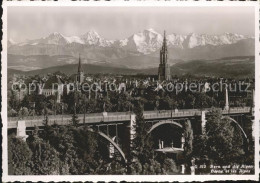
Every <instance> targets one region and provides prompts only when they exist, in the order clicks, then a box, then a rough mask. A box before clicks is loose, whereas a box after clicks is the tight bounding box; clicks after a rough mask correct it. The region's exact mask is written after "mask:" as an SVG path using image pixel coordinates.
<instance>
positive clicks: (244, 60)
mask: <svg viewBox="0 0 260 183" xmlns="http://www.w3.org/2000/svg"><path fill="white" fill-rule="evenodd" d="M82 67H83V70H84V72H85V73H89V74H97V73H103V74H107V73H110V74H126V75H128V74H129V75H133V74H149V75H150V74H153V75H156V74H157V73H158V68H157V67H154V68H147V69H130V68H125V67H118V66H107V65H106V64H99V65H96V64H83V65H82ZM57 71H60V72H63V73H66V74H75V73H77V64H67V65H62V66H55V67H49V68H45V69H37V70H32V71H20V70H16V69H11V68H9V69H8V75H9V76H10V75H12V74H25V75H36V74H40V75H42V74H47V73H54V72H57ZM171 74H172V75H177V76H180V75H185V74H190V75H196V76H217V77H254V75H255V57H246V56H245V57H226V58H222V59H216V60H192V61H185V62H178V63H176V64H174V65H172V66H171Z"/></svg>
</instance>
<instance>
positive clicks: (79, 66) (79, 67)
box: [78, 54, 82, 73]
mask: <svg viewBox="0 0 260 183" xmlns="http://www.w3.org/2000/svg"><path fill="white" fill-rule="evenodd" d="M80 72H82V68H81V59H80V54H79V65H78V73H80Z"/></svg>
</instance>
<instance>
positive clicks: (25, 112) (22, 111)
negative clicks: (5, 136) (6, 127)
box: [18, 107, 29, 119]
mask: <svg viewBox="0 0 260 183" xmlns="http://www.w3.org/2000/svg"><path fill="white" fill-rule="evenodd" d="M18 115H19V118H21V119H23V118H24V117H27V116H28V115H29V111H28V109H27V108H26V107H22V108H21V109H20V111H19V114H18Z"/></svg>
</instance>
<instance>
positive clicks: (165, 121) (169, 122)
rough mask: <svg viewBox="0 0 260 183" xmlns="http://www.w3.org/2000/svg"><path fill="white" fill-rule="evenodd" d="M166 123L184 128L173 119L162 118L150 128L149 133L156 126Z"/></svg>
mask: <svg viewBox="0 0 260 183" xmlns="http://www.w3.org/2000/svg"><path fill="white" fill-rule="evenodd" d="M164 124H173V125H176V126H178V127H180V128H182V125H181V124H179V123H177V122H175V121H173V120H162V121H159V122H158V123H156V124H154V125H153V126H152V127H151V128H150V130H149V131H148V133H151V132H152V131H153V130H154V129H155V128H157V127H159V126H161V125H164Z"/></svg>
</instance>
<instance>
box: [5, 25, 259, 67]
mask: <svg viewBox="0 0 260 183" xmlns="http://www.w3.org/2000/svg"><path fill="white" fill-rule="evenodd" d="M166 34H167V35H166V38H167V42H168V43H167V44H168V63H169V64H170V65H173V64H176V63H177V62H182V61H187V60H212V59H219V58H224V57H225V58H226V57H239V56H254V55H255V39H254V38H253V37H250V36H245V35H238V34H234V33H224V34H222V35H207V34H195V33H191V34H188V35H179V34H174V33H169V32H166ZM162 42H163V35H162V34H160V33H158V32H156V31H155V30H153V29H146V30H143V31H140V32H138V33H135V34H133V35H131V36H129V37H128V38H125V39H119V40H109V39H105V38H103V37H102V36H100V35H99V34H98V33H97V32H95V31H88V32H87V33H85V34H83V35H81V36H65V35H62V34H61V33H57V32H55V33H52V34H50V35H48V36H46V37H43V38H39V39H34V40H28V41H24V42H21V43H18V42H16V41H15V40H11V39H10V40H9V41H8V50H7V52H8V55H9V56H8V67H10V68H14V69H18V70H20V68H26V70H32V67H33V68H36V67H37V68H47V67H53V66H61V65H65V64H76V63H78V58H79V53H80V56H81V60H82V62H83V63H88V64H99V65H106V66H111V67H123V68H138V69H140V68H156V67H158V64H159V56H160V54H159V50H160V48H161V46H162ZM23 70H25V69H23Z"/></svg>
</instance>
